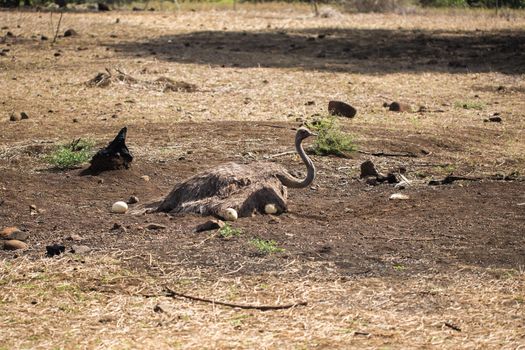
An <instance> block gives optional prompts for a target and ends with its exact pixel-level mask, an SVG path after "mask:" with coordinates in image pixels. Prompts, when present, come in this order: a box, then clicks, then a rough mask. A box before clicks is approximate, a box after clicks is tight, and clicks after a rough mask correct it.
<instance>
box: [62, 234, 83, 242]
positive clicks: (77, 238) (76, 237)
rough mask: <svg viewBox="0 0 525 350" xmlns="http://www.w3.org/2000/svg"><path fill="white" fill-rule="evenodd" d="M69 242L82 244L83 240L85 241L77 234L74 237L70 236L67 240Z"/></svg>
mask: <svg viewBox="0 0 525 350" xmlns="http://www.w3.org/2000/svg"><path fill="white" fill-rule="evenodd" d="M66 239H67V240H68V241H75V242H80V241H81V240H83V238H82V236H80V235H77V234H75V233H73V234H72V235H70V236H69V237H67V238H66Z"/></svg>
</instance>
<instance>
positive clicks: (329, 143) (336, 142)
mask: <svg viewBox="0 0 525 350" xmlns="http://www.w3.org/2000/svg"><path fill="white" fill-rule="evenodd" d="M307 126H308V128H310V130H312V131H314V132H316V133H317V137H316V138H315V141H314V144H313V150H314V152H315V153H316V154H317V155H322V156H325V155H330V154H333V155H337V156H346V155H347V154H348V153H350V152H353V151H355V150H356V147H355V145H354V141H353V138H352V136H350V135H348V134H347V133H345V132H344V131H342V130H341V127H340V125H339V123H338V122H337V119H336V117H324V118H322V119H319V120H315V121H313V122H311V123H308V125H307Z"/></svg>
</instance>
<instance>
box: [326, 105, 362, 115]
mask: <svg viewBox="0 0 525 350" xmlns="http://www.w3.org/2000/svg"><path fill="white" fill-rule="evenodd" d="M328 113H330V114H331V115H338V116H341V117H347V118H353V117H355V115H356V113H357V110H356V109H355V108H354V107H352V106H350V105H349V104H348V103H344V102H341V101H330V102H328Z"/></svg>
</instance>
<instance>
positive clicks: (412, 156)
mask: <svg viewBox="0 0 525 350" xmlns="http://www.w3.org/2000/svg"><path fill="white" fill-rule="evenodd" d="M357 152H359V153H361V154H367V155H370V156H375V157H410V158H417V154H414V153H388V152H367V151H357Z"/></svg>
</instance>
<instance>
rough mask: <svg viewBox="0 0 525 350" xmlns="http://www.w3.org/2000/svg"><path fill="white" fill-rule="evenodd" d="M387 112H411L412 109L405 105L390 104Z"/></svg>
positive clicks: (399, 103)
mask: <svg viewBox="0 0 525 350" xmlns="http://www.w3.org/2000/svg"><path fill="white" fill-rule="evenodd" d="M388 110H389V111H393V112H412V107H410V105H408V104H406V103H402V102H392V103H391V104H390V106H389V107H388Z"/></svg>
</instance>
